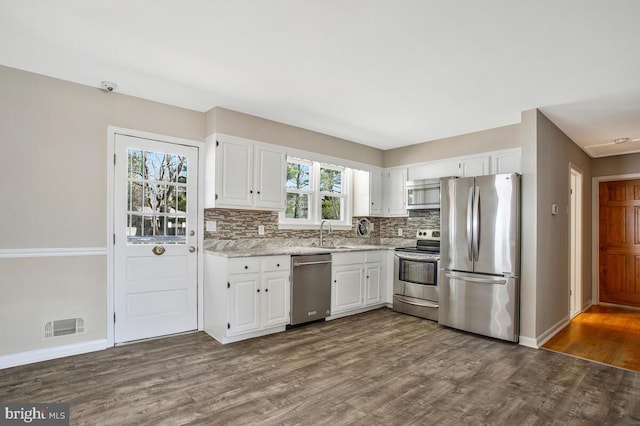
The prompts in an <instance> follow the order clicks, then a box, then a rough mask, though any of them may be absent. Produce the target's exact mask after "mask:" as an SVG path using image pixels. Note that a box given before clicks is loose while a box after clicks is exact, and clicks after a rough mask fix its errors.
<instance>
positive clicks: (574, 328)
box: [543, 305, 640, 371]
mask: <svg viewBox="0 0 640 426" xmlns="http://www.w3.org/2000/svg"><path fill="white" fill-rule="evenodd" d="M543 348H545V349H549V350H552V351H557V352H562V353H566V354H569V355H573V356H579V357H581V358H586V359H591V360H594V361H598V362H603V363H605V364H609V365H614V366H617V367H622V368H629V369H631V370H635V371H640V311H639V310H633V309H628V308H624V307H621V306H607V305H594V306H591V307H590V308H589V309H588V310H586V311H585V312H582V313H581V314H579V315H578V316H576V317H575V318H574V319H573V320H571V323H570V324H569V325H568V326H566V327H565V328H564V329H562V330H561V331H560V332H559V333H558V334H556V335H555V336H553V337H552V338H551V339H550V340H549V341H548V342H547V343H545V344H544V346H543Z"/></svg>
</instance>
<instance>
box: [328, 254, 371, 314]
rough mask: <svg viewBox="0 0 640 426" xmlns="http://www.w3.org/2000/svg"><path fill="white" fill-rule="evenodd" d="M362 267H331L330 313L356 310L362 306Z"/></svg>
mask: <svg viewBox="0 0 640 426" xmlns="http://www.w3.org/2000/svg"><path fill="white" fill-rule="evenodd" d="M362 274H363V266H362V265H341V266H334V267H333V283H332V291H331V313H333V314H335V313H338V312H343V311H348V310H351V309H357V308H359V307H361V306H362V302H363V297H362Z"/></svg>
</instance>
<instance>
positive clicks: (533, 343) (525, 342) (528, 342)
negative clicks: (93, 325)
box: [518, 336, 538, 349]
mask: <svg viewBox="0 0 640 426" xmlns="http://www.w3.org/2000/svg"><path fill="white" fill-rule="evenodd" d="M518 343H519V344H521V345H522V346H526V347H528V348H533V349H538V341H537V340H536V339H534V338H533V337H525V336H520V337H519V338H518Z"/></svg>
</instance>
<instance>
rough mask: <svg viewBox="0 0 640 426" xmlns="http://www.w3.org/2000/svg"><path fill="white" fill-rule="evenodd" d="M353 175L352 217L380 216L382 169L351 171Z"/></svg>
mask: <svg viewBox="0 0 640 426" xmlns="http://www.w3.org/2000/svg"><path fill="white" fill-rule="evenodd" d="M352 175H353V216H356V217H360V216H381V215H382V213H383V209H382V175H383V172H382V169H379V168H372V169H370V170H357V169H354V170H353V171H352Z"/></svg>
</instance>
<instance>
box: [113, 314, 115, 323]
mask: <svg viewBox="0 0 640 426" xmlns="http://www.w3.org/2000/svg"><path fill="white" fill-rule="evenodd" d="M113 322H114V323H115V322H116V313H115V312H114V313H113Z"/></svg>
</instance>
